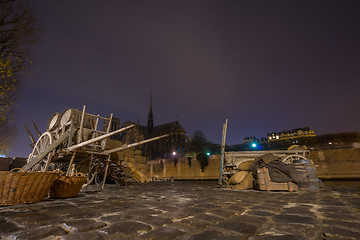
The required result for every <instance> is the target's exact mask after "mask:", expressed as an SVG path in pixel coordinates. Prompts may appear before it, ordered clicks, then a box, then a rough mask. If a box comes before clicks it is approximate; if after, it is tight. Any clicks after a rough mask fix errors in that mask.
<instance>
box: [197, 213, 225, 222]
mask: <svg viewBox="0 0 360 240" xmlns="http://www.w3.org/2000/svg"><path fill="white" fill-rule="evenodd" d="M191 221H202V222H208V223H211V224H216V223H219V222H221V221H224V218H222V217H218V216H215V215H211V214H198V215H195V216H194V218H192V219H191Z"/></svg>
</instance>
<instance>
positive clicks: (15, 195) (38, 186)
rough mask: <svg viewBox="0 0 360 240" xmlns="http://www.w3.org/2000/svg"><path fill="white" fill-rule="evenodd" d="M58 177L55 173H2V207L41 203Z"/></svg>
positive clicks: (0, 190)
mask: <svg viewBox="0 0 360 240" xmlns="http://www.w3.org/2000/svg"><path fill="white" fill-rule="evenodd" d="M13 170H15V169H13ZM58 177H59V174H57V173H54V172H13V171H0V206H5V205H15V204H20V203H35V202H41V201H43V200H44V199H45V197H46V196H47V194H48V192H49V189H50V187H51V185H52V184H53V182H54V181H55V179H56V178H58Z"/></svg>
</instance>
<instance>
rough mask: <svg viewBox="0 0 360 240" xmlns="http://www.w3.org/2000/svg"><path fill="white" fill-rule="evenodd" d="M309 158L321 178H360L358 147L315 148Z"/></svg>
mask: <svg viewBox="0 0 360 240" xmlns="http://www.w3.org/2000/svg"><path fill="white" fill-rule="evenodd" d="M310 159H311V160H313V161H314V164H315V166H316V170H317V173H318V175H319V178H321V179H351V178H360V148H346V149H345V148H344V149H332V150H330V149H329V150H315V151H311V152H310Z"/></svg>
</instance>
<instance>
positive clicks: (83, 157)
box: [22, 106, 169, 184]
mask: <svg viewBox="0 0 360 240" xmlns="http://www.w3.org/2000/svg"><path fill="white" fill-rule="evenodd" d="M112 120H113V114H111V115H110V117H109V118H107V117H101V116H99V115H94V114H90V113H86V112H85V106H84V107H83V110H82V111H80V110H77V109H71V108H69V109H66V110H65V111H64V112H63V113H62V114H61V115H60V114H58V113H55V114H54V115H53V116H52V117H51V118H50V120H49V123H48V126H47V131H46V132H44V133H42V134H41V135H40V137H39V139H38V140H37V141H36V142H33V143H34V147H33V151H32V152H31V153H30V155H29V157H28V159H27V164H26V165H25V166H24V167H23V168H22V169H23V170H24V171H33V172H35V171H42V172H45V171H49V170H54V169H55V168H60V169H62V170H66V175H67V176H70V175H72V174H73V173H74V172H83V173H86V174H88V175H89V181H90V182H89V181H88V184H89V183H91V181H92V180H93V179H94V175H97V174H98V173H99V171H100V169H101V168H100V167H96V166H95V167H94V166H93V165H94V164H97V165H98V166H100V165H101V164H103V165H105V166H106V167H105V169H104V171H105V173H104V181H103V183H105V179H106V176H107V174H108V172H109V166H110V165H111V164H110V162H111V159H110V156H111V154H112V153H114V152H117V151H122V150H125V149H128V148H132V147H135V146H138V145H141V144H144V143H147V142H151V141H155V140H158V139H161V138H164V137H167V136H169V134H165V135H162V136H158V137H156V138H152V139H147V140H144V141H141V142H137V143H133V144H129V145H125V146H122V147H119V148H115V149H105V147H106V141H107V139H108V138H109V137H111V136H113V135H115V134H119V133H121V132H124V131H126V130H128V129H131V128H133V127H134V126H135V125H129V126H127V127H124V128H120V129H117V130H114V131H110V130H111V124H112ZM95 160H96V161H95ZM113 167H117V168H119V170H120V171H122V172H124V171H125V170H124V168H125V167H123V166H121V165H118V166H113ZM65 168H66V169H65ZM92 169H95V170H96V171H93V172H92V171H91V170H92ZM125 172H126V171H125ZM135 180H136V179H135Z"/></svg>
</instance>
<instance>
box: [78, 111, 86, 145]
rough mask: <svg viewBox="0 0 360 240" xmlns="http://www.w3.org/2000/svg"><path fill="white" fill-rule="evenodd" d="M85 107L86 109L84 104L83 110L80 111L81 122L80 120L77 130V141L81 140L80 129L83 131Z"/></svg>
mask: <svg viewBox="0 0 360 240" xmlns="http://www.w3.org/2000/svg"><path fill="white" fill-rule="evenodd" d="M85 109H86V105H84V106H83V110H82V113H81V122H80V130H79V142H81V141H82V131H83V127H84V118H85Z"/></svg>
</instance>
